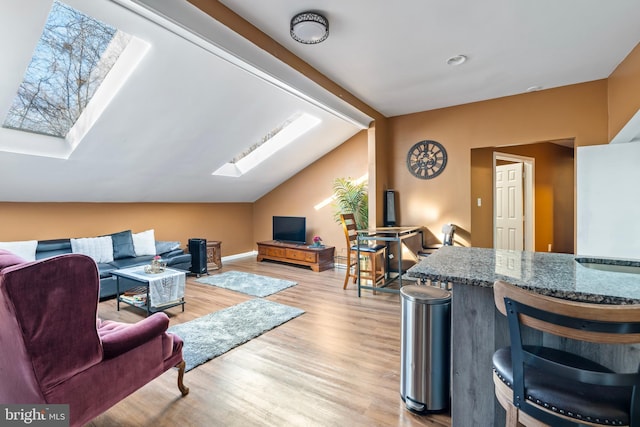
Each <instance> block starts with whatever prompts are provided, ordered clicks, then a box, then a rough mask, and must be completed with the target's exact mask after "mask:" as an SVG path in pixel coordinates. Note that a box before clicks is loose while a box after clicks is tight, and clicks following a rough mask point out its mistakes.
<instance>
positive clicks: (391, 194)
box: [384, 190, 397, 227]
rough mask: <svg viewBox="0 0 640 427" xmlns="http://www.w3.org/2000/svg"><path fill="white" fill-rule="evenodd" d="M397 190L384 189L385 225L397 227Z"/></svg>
mask: <svg viewBox="0 0 640 427" xmlns="http://www.w3.org/2000/svg"><path fill="white" fill-rule="evenodd" d="M396 218H397V217H396V192H395V190H385V191H384V226H385V227H395V226H396V224H397V219H396Z"/></svg>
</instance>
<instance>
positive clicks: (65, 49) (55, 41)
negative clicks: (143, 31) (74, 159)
mask: <svg viewBox="0 0 640 427" xmlns="http://www.w3.org/2000/svg"><path fill="white" fill-rule="evenodd" d="M129 39H130V37H129V36H128V35H126V34H124V33H122V32H120V31H118V30H116V29H115V28H113V27H111V26H109V25H106V24H104V23H102V22H100V21H98V20H96V19H94V18H92V17H90V16H87V15H85V14H83V13H82V12H80V11H78V10H76V9H74V8H72V7H71V6H68V5H66V4H64V3H61V2H59V1H54V2H53V6H52V8H51V12H50V13H49V17H48V19H47V22H46V24H45V27H44V30H43V32H42V35H41V37H40V41H39V42H38V45H37V46H36V48H35V51H34V53H33V57H32V58H31V63H30V64H29V67H28V68H27V71H26V72H25V75H24V79H23V81H22V83H21V84H20V87H19V88H18V93H17V95H16V97H15V99H14V101H13V104H12V106H11V108H10V110H9V113H8V114H7V117H6V119H5V122H4V127H6V128H11V129H18V130H24V131H29V132H36V133H41V134H45V135H51V136H57V137H65V136H66V135H67V133H68V132H69V129H71V127H73V125H74V124H75V122H76V121H77V120H78V117H80V115H81V114H82V111H84V109H85V108H86V106H87V104H88V103H89V102H90V100H91V98H92V97H93V95H94V94H95V92H96V90H97V89H98V87H99V86H100V84H101V83H102V81H103V80H104V78H105V76H106V75H107V73H108V72H109V70H110V69H111V67H112V66H113V64H115V62H116V61H117V59H118V57H119V56H120V54H121V53H122V51H123V50H124V48H125V47H126V45H127V43H128V41H129Z"/></svg>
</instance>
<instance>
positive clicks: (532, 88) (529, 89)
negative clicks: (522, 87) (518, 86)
mask: <svg viewBox="0 0 640 427" xmlns="http://www.w3.org/2000/svg"><path fill="white" fill-rule="evenodd" d="M539 90H542V86H531V87H528V88H527V92H537V91H539Z"/></svg>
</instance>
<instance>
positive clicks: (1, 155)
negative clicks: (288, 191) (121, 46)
mask: <svg viewBox="0 0 640 427" xmlns="http://www.w3.org/2000/svg"><path fill="white" fill-rule="evenodd" d="M212 1H213V0H212ZM66 3H68V4H70V5H71V6H73V7H75V8H77V9H79V10H81V11H84V12H86V13H88V14H90V15H92V16H94V17H96V18H98V19H100V20H102V21H104V22H106V23H109V24H111V25H113V26H115V27H117V28H120V29H122V30H124V31H125V32H127V33H129V34H132V35H135V36H136V37H138V38H140V39H142V40H144V41H146V42H148V43H149V44H150V49H149V51H148V52H147V54H146V55H145V56H144V57H143V58H142V60H141V62H140V64H139V66H138V67H137V68H136V69H135V71H134V72H133V74H132V75H131V76H130V77H129V78H128V80H127V81H126V83H125V85H124V86H123V87H122V88H121V89H120V90H119V91H118V92H117V93H115V94H114V97H113V99H112V101H111V102H110V104H109V105H108V107H107V108H106V110H105V111H104V112H103V113H102V115H101V116H100V117H99V118H98V120H97V121H96V123H95V125H94V126H93V127H92V128H91V130H90V131H89V133H88V134H87V135H86V136H85V137H84V138H83V140H82V142H81V143H80V144H79V145H78V147H77V148H76V149H75V150H74V151H73V152H72V153H71V154H70V155H69V156H68V158H48V157H42V156H33V155H26V154H21V153H19V152H15V151H16V150H13V151H14V152H10V151H11V150H9V151H7V149H8V147H12V146H15V145H16V144H18V145H19V146H23V147H37V146H41V145H42V144H53V145H55V144H61V142H60V141H59V140H55V139H52V138H48V137H44V136H39V135H30V134H24V133H20V132H16V131H10V130H7V129H0V150H2V149H4V150H5V151H0V201H92V202H101V201H113V202H252V201H255V200H256V199H258V198H259V197H261V196H262V195H264V194H266V193H267V192H269V191H270V190H271V189H273V188H275V187H276V186H278V185H279V184H280V183H282V182H284V181H285V180H286V179H288V178H289V177H291V176H293V175H294V174H295V173H296V172H298V171H299V170H301V169H303V168H304V167H306V166H307V165H309V164H310V163H312V162H313V161H315V160H316V159H318V158H319V157H321V156H322V155H324V154H325V153H327V152H329V151H330V150H332V149H333V148H335V147H336V146H338V145H339V144H341V143H342V142H343V141H345V140H346V139H348V138H349V137H350V136H352V135H354V134H355V133H357V132H358V131H360V130H361V129H362V128H363V127H365V126H366V123H368V121H369V120H370V117H368V116H367V115H366V114H364V113H362V112H360V111H357V110H356V109H355V108H353V107H351V106H349V105H347V104H346V103H345V102H343V101H342V100H340V99H339V98H337V97H335V96H333V95H331V94H330V93H328V92H326V91H325V90H323V89H322V88H320V87H319V86H318V85H317V84H315V83H314V82H312V81H310V80H309V79H308V78H306V77H305V76H303V75H300V74H299V73H296V72H295V71H294V70H292V69H291V68H289V67H288V66H287V65H285V64H283V63H282V62H280V61H279V60H278V59H277V58H274V57H272V56H270V55H269V54H267V53H266V52H265V51H263V50H260V49H258V48H256V47H255V46H254V45H252V44H251V43H249V42H248V41H246V40H244V39H242V38H241V37H239V36H238V35H237V34H235V33H233V32H232V31H231V30H229V29H228V28H226V27H224V26H223V25H221V24H220V23H218V22H216V21H215V20H213V19H212V18H211V17H209V16H207V15H206V14H204V13H203V12H202V11H200V10H199V9H197V8H196V7H195V6H193V5H192V4H190V3H188V2H187V1H186V0H157V1H153V0H136V1H132V0H92V1H90V2H87V1H82V0H68V1H67V2H66ZM194 3H195V4H197V3H198V1H194ZM221 3H223V4H224V5H226V6H228V7H229V8H230V9H232V10H233V11H235V12H236V13H238V14H239V15H241V16H242V17H244V18H245V19H246V20H248V21H249V22H251V23H252V24H253V25H255V26H256V27H257V28H259V29H260V30H262V31H263V32H265V33H266V34H268V35H269V36H270V37H272V38H273V39H274V40H276V41H277V42H279V43H280V44H281V45H283V46H284V47H285V48H287V49H288V50H290V51H291V52H293V53H294V54H296V55H297V56H299V57H300V58H302V59H303V60H305V61H306V62H308V63H309V64H311V65H312V66H313V67H314V68H316V69H317V70H319V71H320V72H322V73H323V74H325V75H326V76H328V77H329V78H331V79H332V80H334V81H335V82H337V83H338V84H340V85H341V86H342V87H344V88H345V89H346V90H348V91H349V92H351V93H352V94H354V95H355V96H356V97H358V98H359V99H361V100H363V101H365V102H366V103H367V104H369V105H370V106H371V107H373V108H374V109H376V110H378V111H380V112H381V113H382V114H384V115H386V116H394V115H399V114H406V113H411V112H416V111H424V110H429V109H434V108H441V107H445V106H450V105H458V104H463V103H468V102H474V101H479V100H484V99H492V98H497V97H501V96H507V95H513V94H517V93H523V92H525V91H526V89H527V88H528V87H530V86H541V87H543V88H552V87H557V86H562V85H567V84H573V83H580V82H585V81H591V80H597V79H601V78H606V77H608V75H609V74H610V73H611V72H612V71H613V70H614V69H615V67H616V66H617V65H618V64H619V63H620V61H622V60H623V59H624V58H625V56H626V55H627V54H628V53H629V52H630V51H631V50H632V49H633V47H634V46H635V45H636V44H637V43H638V41H640V26H638V25H637V16H640V2H638V1H637V0H616V1H614V2H603V1H601V0H564V1H562V2H557V1H554V0H540V1H536V2H530V1H525V0H487V1H484V2H475V1H473V0H461V1H456V2H441V1H436V0H409V1H404V2H401V3H393V5H392V3H390V2H388V1H385V0H351V1H348V2H340V1H337V0H330V1H323V2H311V1H309V0H302V1H300V0H270V1H268V2H256V1H250V0H223V1H222V2H221ZM50 6H51V0H30V2H29V8H26V7H23V5H21V4H19V2H11V3H10V4H9V5H7V4H3V5H2V6H0V8H1V10H2V13H0V24H1V25H0V36H1V37H0V43H1V46H2V48H3V49H2V51H3V59H2V61H1V62H0V63H1V64H2V79H0V119H3V118H4V116H5V114H6V111H7V109H8V108H9V105H10V104H11V101H12V99H13V97H14V95H15V92H16V89H17V87H18V85H19V83H20V81H21V79H22V74H23V72H24V70H25V68H26V66H27V64H28V62H29V59H30V56H31V52H32V51H33V48H34V46H35V44H36V42H37V39H38V37H39V35H40V32H41V30H42V26H43V24H44V22H45V20H46V16H47V13H48V11H49V9H50ZM304 10H316V11H320V12H323V13H325V15H326V16H327V17H328V18H329V21H330V32H331V34H330V36H329V38H328V39H327V40H326V41H325V42H324V43H322V44H320V45H317V46H306V45H300V44H297V43H296V42H294V41H293V40H291V38H290V37H289V34H288V31H289V27H288V25H289V20H290V19H291V17H292V16H294V15H295V14H296V13H298V12H302V11H304ZM456 54H465V55H468V57H469V61H467V63H465V64H463V65H462V66H459V67H455V68H452V67H450V66H447V65H446V59H447V58H448V57H450V56H452V55H456ZM238 57H240V58H241V59H242V61H239V60H238ZM242 62H244V63H245V64H244V65H243V64H242ZM247 64H248V65H247ZM297 112H307V113H309V114H312V115H314V116H316V117H319V118H320V119H321V120H322V123H321V124H320V125H319V126H317V127H316V128H314V129H313V130H312V131H311V132H309V133H308V134H306V135H304V136H303V137H301V138H299V139H298V140H296V141H295V142H294V143H293V144H291V145H290V146H287V147H286V148H284V149H283V150H281V151H280V152H278V153H277V154H276V155H275V156H274V157H272V158H271V159H269V160H268V161H266V162H265V163H264V164H263V165H261V166H260V167H258V168H256V169H254V170H253V171H251V172H249V173H248V174H246V175H245V176H243V177H241V178H228V177H214V176H212V175H211V173H212V172H213V171H214V170H215V169H217V168H218V167H219V166H221V165H222V164H224V163H226V162H227V161H229V160H230V159H231V158H233V157H234V156H235V155H237V154H238V153H239V152H241V151H243V150H244V149H245V148H246V147H247V146H249V145H251V144H253V143H255V142H257V141H258V140H259V139H260V138H262V136H263V135H265V134H266V133H267V132H269V131H271V130H272V129H273V128H274V127H275V126H277V125H279V124H280V123H282V122H283V121H284V120H286V119H288V118H289V117H290V116H291V115H293V114H295V113H297ZM363 161H365V160H364V159H363Z"/></svg>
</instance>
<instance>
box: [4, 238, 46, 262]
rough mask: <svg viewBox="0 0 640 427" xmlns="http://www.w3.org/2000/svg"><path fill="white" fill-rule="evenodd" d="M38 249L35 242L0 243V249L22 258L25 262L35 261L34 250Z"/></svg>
mask: <svg viewBox="0 0 640 427" xmlns="http://www.w3.org/2000/svg"><path fill="white" fill-rule="evenodd" d="M37 247H38V241H37V240H24V241H18V242H0V249H6V250H8V251H9V252H13V253H14V254H16V255H18V256H19V257H20V258H24V259H25V260H26V261H35V260H36V248H37Z"/></svg>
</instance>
